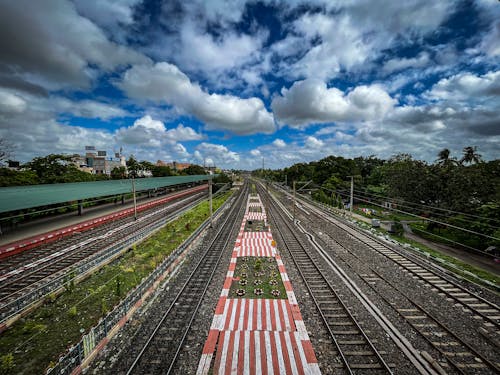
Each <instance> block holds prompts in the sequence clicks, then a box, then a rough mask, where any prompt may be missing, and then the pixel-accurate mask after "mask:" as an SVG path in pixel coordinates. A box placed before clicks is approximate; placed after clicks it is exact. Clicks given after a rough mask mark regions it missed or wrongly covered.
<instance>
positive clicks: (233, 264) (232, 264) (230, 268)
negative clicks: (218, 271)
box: [229, 263, 236, 271]
mask: <svg viewBox="0 0 500 375" xmlns="http://www.w3.org/2000/svg"><path fill="white" fill-rule="evenodd" d="M235 269H236V263H229V271H234V270H235Z"/></svg>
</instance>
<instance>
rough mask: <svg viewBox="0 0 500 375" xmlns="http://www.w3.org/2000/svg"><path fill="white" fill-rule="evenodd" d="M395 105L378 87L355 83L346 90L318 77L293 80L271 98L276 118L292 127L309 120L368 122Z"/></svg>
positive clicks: (382, 114)
mask: <svg viewBox="0 0 500 375" xmlns="http://www.w3.org/2000/svg"><path fill="white" fill-rule="evenodd" d="M395 104H396V100H395V99H392V98H391V97H390V96H389V95H388V94H387V93H386V92H385V91H384V90H383V89H382V88H381V87H380V86H377V85H372V86H358V87H356V88H355V89H354V90H352V91H350V92H349V93H347V94H346V93H344V92H342V91H341V90H339V89H337V88H335V87H331V88H327V86H326V84H325V83H324V82H322V81H320V80H316V79H308V80H304V81H298V82H295V83H294V84H293V85H292V87H291V88H290V89H285V88H284V89H282V90H281V96H276V97H275V98H274V99H273V101H272V108H273V111H274V115H275V116H276V118H277V119H278V120H279V121H280V122H281V123H285V124H289V125H292V126H306V125H308V124H311V123H328V122H337V121H340V122H344V121H368V120H373V119H377V118H381V117H383V116H384V115H385V114H386V113H387V112H388V111H389V110H390V109H391V108H393V107H394V105H395Z"/></svg>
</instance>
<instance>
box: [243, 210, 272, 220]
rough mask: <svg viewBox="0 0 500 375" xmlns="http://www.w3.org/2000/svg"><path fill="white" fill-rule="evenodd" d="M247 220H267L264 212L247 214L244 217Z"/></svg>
mask: <svg viewBox="0 0 500 375" xmlns="http://www.w3.org/2000/svg"><path fill="white" fill-rule="evenodd" d="M245 218H246V219H247V220H262V221H266V220H267V215H266V213H265V212H249V213H247V214H246V215H245Z"/></svg>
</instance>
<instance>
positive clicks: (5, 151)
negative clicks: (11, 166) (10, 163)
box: [0, 138, 14, 164]
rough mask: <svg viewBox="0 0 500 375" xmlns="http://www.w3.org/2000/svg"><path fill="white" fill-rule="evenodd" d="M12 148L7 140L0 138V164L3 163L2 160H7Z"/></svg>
mask: <svg viewBox="0 0 500 375" xmlns="http://www.w3.org/2000/svg"><path fill="white" fill-rule="evenodd" d="M13 149H14V147H13V146H12V144H11V143H10V142H9V141H7V140H6V139H5V138H0V164H3V162H4V161H7V160H8V159H9V158H10V157H11V155H12V150H13Z"/></svg>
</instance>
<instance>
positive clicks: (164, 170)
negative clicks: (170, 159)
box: [151, 165, 173, 177]
mask: <svg viewBox="0 0 500 375" xmlns="http://www.w3.org/2000/svg"><path fill="white" fill-rule="evenodd" d="M151 173H153V177H167V176H173V172H172V170H171V169H170V167H168V166H166V165H156V166H154V167H153V169H152V170H151Z"/></svg>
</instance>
